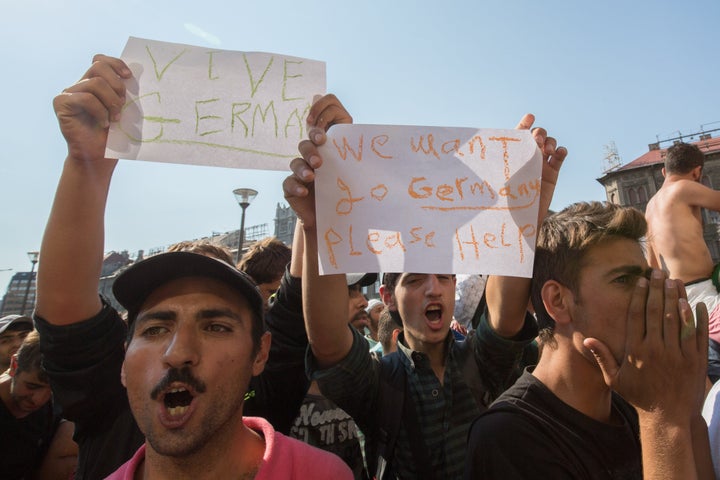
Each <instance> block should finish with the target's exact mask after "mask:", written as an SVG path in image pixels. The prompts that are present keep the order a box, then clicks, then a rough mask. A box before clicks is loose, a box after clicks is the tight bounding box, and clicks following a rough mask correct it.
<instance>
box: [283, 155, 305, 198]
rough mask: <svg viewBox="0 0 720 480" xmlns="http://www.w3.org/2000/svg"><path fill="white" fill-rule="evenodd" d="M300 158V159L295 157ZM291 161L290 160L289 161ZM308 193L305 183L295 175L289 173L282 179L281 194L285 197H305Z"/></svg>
mask: <svg viewBox="0 0 720 480" xmlns="http://www.w3.org/2000/svg"><path fill="white" fill-rule="evenodd" d="M295 160H302V159H297V158H296V159H295ZM291 163H292V162H291ZM309 193H310V191H309V189H308V187H307V184H306V183H305V182H303V181H302V180H300V179H299V178H298V177H297V176H296V175H289V176H288V177H286V178H285V180H284V181H283V194H284V196H285V198H286V199H289V198H293V197H306V196H307V195H308V194H309Z"/></svg>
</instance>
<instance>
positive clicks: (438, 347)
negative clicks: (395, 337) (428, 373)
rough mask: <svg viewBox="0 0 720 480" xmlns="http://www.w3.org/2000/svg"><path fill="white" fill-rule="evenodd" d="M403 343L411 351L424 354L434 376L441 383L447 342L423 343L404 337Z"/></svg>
mask: <svg viewBox="0 0 720 480" xmlns="http://www.w3.org/2000/svg"><path fill="white" fill-rule="evenodd" d="M405 343H406V344H407V346H408V347H410V349H411V350H414V351H416V352H420V353H424V354H425V355H427V357H428V359H429V361H430V368H432V370H433V372H435V376H436V377H437V378H438V380H439V381H440V383H443V377H444V375H445V358H446V356H447V342H446V341H445V340H443V341H442V342H440V343H425V342H422V341H419V340H415V339H413V338H408V337H405Z"/></svg>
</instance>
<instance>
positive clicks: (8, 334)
mask: <svg viewBox="0 0 720 480" xmlns="http://www.w3.org/2000/svg"><path fill="white" fill-rule="evenodd" d="M15 325H17V323H15V324H13V325H11V327H14V326H15ZM31 331H32V327H31V326H30V325H27V326H25V325H23V326H22V327H20V326H19V325H18V328H17V329H8V330H5V331H4V332H3V333H0V372H4V371H5V370H7V369H8V368H10V359H11V358H12V356H13V355H14V354H15V353H17V351H18V349H19V348H20V345H22V342H23V340H25V337H27V336H28V333H30V332H31Z"/></svg>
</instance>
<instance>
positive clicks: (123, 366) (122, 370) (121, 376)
mask: <svg viewBox="0 0 720 480" xmlns="http://www.w3.org/2000/svg"><path fill="white" fill-rule="evenodd" d="M120 382H122V384H123V387H125V388H127V379H126V378H125V361H123V363H122V367H120Z"/></svg>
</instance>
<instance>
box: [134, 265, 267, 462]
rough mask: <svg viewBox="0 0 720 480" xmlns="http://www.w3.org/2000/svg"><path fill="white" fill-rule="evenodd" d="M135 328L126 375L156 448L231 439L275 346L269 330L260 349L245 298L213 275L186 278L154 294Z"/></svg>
mask: <svg viewBox="0 0 720 480" xmlns="http://www.w3.org/2000/svg"><path fill="white" fill-rule="evenodd" d="M133 327H134V333H133V338H132V340H131V341H130V344H129V345H128V348H127V352H126V355H125V361H124V363H123V369H122V379H123V384H124V385H125V386H126V388H127V392H128V398H129V400H130V406H131V408H132V411H133V415H134V416H135V419H136V421H137V423H138V426H139V427H140V430H142V432H143V433H144V434H145V436H146V438H147V441H148V443H149V445H150V447H151V448H152V449H153V450H155V451H156V452H158V453H159V454H161V455H166V456H172V457H176V456H186V455H189V454H193V453H197V452H198V451H200V450H201V449H202V448H203V447H206V446H207V445H208V444H210V443H211V442H214V444H215V445H223V444H224V443H223V442H225V441H228V439H232V438H233V435H234V434H235V432H236V431H237V429H238V428H241V427H242V404H243V396H244V394H245V391H246V390H247V386H248V384H249V382H250V378H251V376H253V375H257V374H259V373H260V372H261V371H262V369H263V367H264V364H265V360H266V359H267V352H268V349H269V345H270V342H269V334H266V335H264V336H263V339H262V342H261V345H260V346H259V351H258V353H257V354H255V353H254V352H253V341H252V336H251V332H252V314H251V310H250V308H249V306H248V303H247V301H246V300H245V298H243V297H242V296H240V295H239V294H238V292H237V291H236V290H234V289H232V288H231V287H229V286H227V285H225V284H224V283H221V282H219V281H216V280H213V279H208V278H196V277H192V278H181V279H178V280H174V281H172V282H169V283H167V284H165V285H163V286H161V287H160V288H158V289H157V290H155V291H154V292H153V293H152V294H151V295H150V297H149V298H148V299H147V300H146V301H145V303H144V304H143V306H142V308H141V310H140V312H139V314H138V316H137V319H136V320H135V322H134V325H133Z"/></svg>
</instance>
